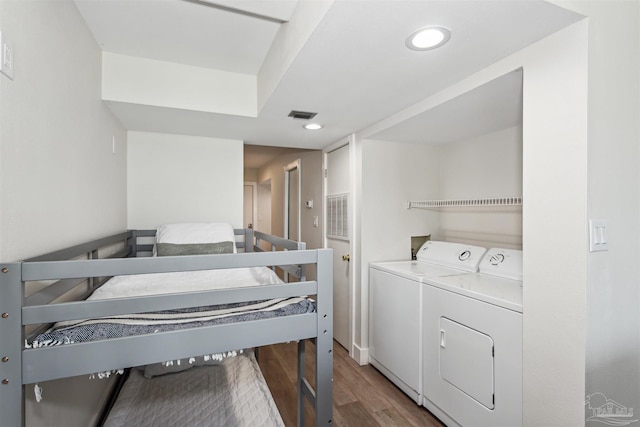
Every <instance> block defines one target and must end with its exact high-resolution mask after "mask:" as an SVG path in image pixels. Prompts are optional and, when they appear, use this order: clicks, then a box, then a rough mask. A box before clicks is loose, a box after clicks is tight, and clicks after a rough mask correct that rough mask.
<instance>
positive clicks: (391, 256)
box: [353, 140, 440, 349]
mask: <svg viewBox="0 0 640 427" xmlns="http://www.w3.org/2000/svg"><path fill="white" fill-rule="evenodd" d="M360 145H361V153H362V157H361V162H360V167H361V168H362V174H361V175H362V187H361V194H360V197H359V199H361V202H360V206H359V210H360V226H361V230H362V232H361V234H360V236H361V237H360V241H359V242H356V243H355V244H357V245H359V250H357V252H359V253H360V262H361V264H360V265H361V269H360V270H361V271H360V282H359V283H361V284H362V286H356V289H355V295H354V297H355V301H356V303H355V325H354V334H353V335H354V337H353V339H354V342H355V345H356V346H357V347H359V348H360V349H366V348H368V346H369V338H368V321H369V318H368V307H369V303H368V301H369V290H368V283H369V264H370V263H371V262H375V261H391V260H409V259H411V236H423V235H427V234H434V233H436V232H437V230H438V229H439V227H440V224H439V214H438V213H437V212H434V211H427V210H421V209H407V208H406V202H407V201H408V200H423V199H437V198H439V191H440V190H439V167H438V151H439V150H438V147H436V146H429V145H418V144H405V143H397V142H389V141H375V140H362V141H360ZM357 283H358V282H357Z"/></svg>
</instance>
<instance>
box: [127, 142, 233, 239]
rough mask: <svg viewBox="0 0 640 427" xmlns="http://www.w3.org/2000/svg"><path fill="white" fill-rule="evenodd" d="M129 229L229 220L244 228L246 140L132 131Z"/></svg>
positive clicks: (128, 187) (129, 171)
mask: <svg viewBox="0 0 640 427" xmlns="http://www.w3.org/2000/svg"><path fill="white" fill-rule="evenodd" d="M128 157H129V161H128V164H127V171H128V172H127V173H128V180H127V190H128V191H127V198H128V206H129V209H128V227H129V228H142V229H144V228H156V227H157V226H159V225H161V224H164V223H171V222H211V221H215V222H229V223H231V224H233V226H234V227H236V228H242V204H243V199H242V194H243V191H242V186H243V168H242V164H243V143H242V141H236V140H226V139H215V138H204V137H194V136H185V135H169V134H160V133H148V132H129V144H128Z"/></svg>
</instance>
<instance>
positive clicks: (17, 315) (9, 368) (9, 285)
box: [0, 262, 25, 427]
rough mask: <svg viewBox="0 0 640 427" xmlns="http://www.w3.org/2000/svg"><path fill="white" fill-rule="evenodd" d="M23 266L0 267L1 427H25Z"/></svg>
mask: <svg viewBox="0 0 640 427" xmlns="http://www.w3.org/2000/svg"><path fill="white" fill-rule="evenodd" d="M23 298H24V293H23V288H22V268H21V265H20V263H17V262H16V263H3V264H1V265H0V313H1V315H0V343H2V345H0V414H2V418H1V420H0V425H2V426H5V425H6V426H16V427H20V426H24V423H25V420H24V399H23V398H22V396H23V390H24V388H23V386H22V346H23V343H24V333H23V329H22V312H21V307H22V303H23Z"/></svg>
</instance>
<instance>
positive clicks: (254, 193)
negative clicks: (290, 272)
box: [242, 181, 258, 230]
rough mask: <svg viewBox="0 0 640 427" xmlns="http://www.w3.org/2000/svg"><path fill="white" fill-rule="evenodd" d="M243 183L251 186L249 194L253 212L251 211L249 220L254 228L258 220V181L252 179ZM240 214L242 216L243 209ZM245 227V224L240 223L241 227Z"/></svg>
mask: <svg viewBox="0 0 640 427" xmlns="http://www.w3.org/2000/svg"><path fill="white" fill-rule="evenodd" d="M244 185H245V186H250V187H251V195H252V198H253V212H252V213H251V216H252V217H253V220H252V221H251V224H252V225H253V228H254V230H255V228H256V222H257V221H258V183H257V182H254V181H247V182H245V183H244ZM242 216H243V217H244V211H243V212H242ZM243 222H244V221H243ZM246 227H247V224H243V225H242V228H246Z"/></svg>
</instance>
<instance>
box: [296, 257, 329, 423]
mask: <svg viewBox="0 0 640 427" xmlns="http://www.w3.org/2000/svg"><path fill="white" fill-rule="evenodd" d="M317 276H318V277H317V283H318V300H317V303H316V310H317V313H318V316H317V319H318V325H317V328H318V329H317V336H316V337H315V338H314V339H311V340H312V341H314V342H315V350H316V351H315V362H316V372H315V383H316V387H315V390H314V389H313V387H312V386H311V384H310V383H309V381H308V380H307V379H306V378H305V345H306V341H305V340H300V341H298V411H297V412H298V416H297V425H298V427H304V402H305V399H307V400H308V401H309V402H310V403H311V406H313V408H314V412H315V413H314V416H315V425H316V426H330V425H332V424H333V251H332V250H331V249H322V250H319V251H318V271H317Z"/></svg>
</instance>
